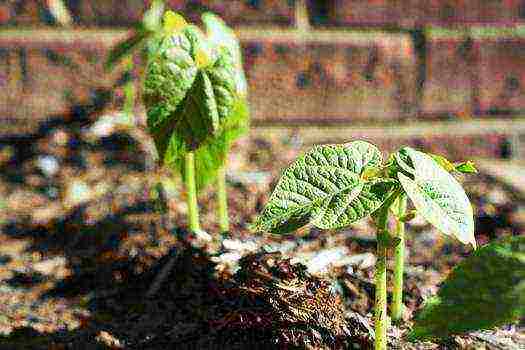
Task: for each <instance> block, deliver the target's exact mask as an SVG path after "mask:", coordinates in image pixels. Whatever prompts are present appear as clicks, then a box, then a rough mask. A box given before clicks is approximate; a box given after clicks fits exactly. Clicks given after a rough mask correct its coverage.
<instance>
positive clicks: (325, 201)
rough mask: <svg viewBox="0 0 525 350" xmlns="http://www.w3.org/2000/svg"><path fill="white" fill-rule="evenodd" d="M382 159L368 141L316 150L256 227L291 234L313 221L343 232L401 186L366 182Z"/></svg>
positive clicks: (287, 176)
mask: <svg viewBox="0 0 525 350" xmlns="http://www.w3.org/2000/svg"><path fill="white" fill-rule="evenodd" d="M381 161H382V159H381V153H380V152H379V150H378V149H377V148H376V147H375V146H374V145H372V144H370V143H368V142H364V141H355V142H351V143H349V144H345V145H322V146H316V147H314V148H313V149H311V150H310V151H309V152H307V153H306V154H304V155H302V156H301V157H299V158H298V159H297V160H295V162H293V163H292V165H290V166H289V167H288V168H287V169H286V170H285V171H284V173H283V175H282V177H281V179H280V180H279V183H278V184H277V187H276V188H275V190H274V192H273V193H272V196H271V197H270V200H269V202H268V204H267V205H266V207H265V208H264V210H263V212H262V214H261V216H260V217H259V218H258V219H257V221H256V223H255V224H254V226H253V228H254V229H255V230H258V231H269V232H273V233H288V232H291V231H293V230H295V229H298V228H300V227H302V226H304V225H306V224H307V223H309V222H312V223H313V225H315V226H316V227H319V228H323V229H325V228H326V229H327V228H339V227H344V226H347V225H348V224H350V223H352V222H354V221H357V220H359V219H361V218H363V217H365V216H367V215H368V214H370V213H372V212H373V211H375V210H376V209H377V208H379V206H380V205H381V204H382V203H383V202H384V200H385V199H386V197H387V194H388V193H390V190H391V189H392V187H393V185H394V183H395V181H394V182H392V181H389V180H375V181H365V180H362V179H361V174H362V172H363V171H364V170H365V168H366V167H374V166H380V165H381Z"/></svg>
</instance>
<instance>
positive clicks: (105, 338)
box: [95, 331, 123, 349]
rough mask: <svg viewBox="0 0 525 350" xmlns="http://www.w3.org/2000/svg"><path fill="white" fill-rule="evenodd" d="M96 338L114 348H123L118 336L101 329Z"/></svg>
mask: <svg viewBox="0 0 525 350" xmlns="http://www.w3.org/2000/svg"><path fill="white" fill-rule="evenodd" d="M95 339H96V340H97V341H98V342H99V343H103V344H104V345H106V346H108V347H110V348H112V349H114V348H116V349H122V348H123V346H122V344H121V343H120V340H118V339H117V338H115V337H114V336H113V335H111V334H110V333H108V332H106V331H100V332H99V333H98V334H97V336H96V337H95Z"/></svg>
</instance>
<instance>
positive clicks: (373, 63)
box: [244, 35, 415, 122]
mask: <svg viewBox="0 0 525 350" xmlns="http://www.w3.org/2000/svg"><path fill="white" fill-rule="evenodd" d="M354 39H355V38H354ZM244 47H245V62H246V69H247V76H248V80H249V87H250V96H251V104H252V110H253V117H254V118H255V119H258V120H266V121H268V120H280V121H292V122H293V121H296V122H297V121H301V120H308V121H311V122H322V121H327V120H344V121H354V120H364V119H367V120H371V119H376V120H381V119H383V120H384V119H400V118H403V117H405V116H408V114H407V113H408V112H410V109H411V107H412V106H413V103H414V91H415V87H414V82H415V79H414V78H415V76H414V69H415V66H414V60H413V52H412V46H411V42H410V40H409V39H408V38H407V37H403V36H395V35H392V36H381V35H380V36H377V37H370V39H361V40H357V39H356V40H354V41H353V39H349V40H348V42H345V43H338V44H333V43H320V42H307V43H303V44H297V43H289V42H282V41H278V40H268V41H265V42H250V43H245V45H244ZM255 53H256V54H255Z"/></svg>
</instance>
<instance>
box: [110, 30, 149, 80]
mask: <svg viewBox="0 0 525 350" xmlns="http://www.w3.org/2000/svg"><path fill="white" fill-rule="evenodd" d="M152 36H153V33H152V32H150V31H148V30H145V29H144V27H143V26H140V25H139V26H137V28H136V29H135V32H134V33H133V34H132V35H131V37H129V38H127V39H126V40H124V41H123V42H121V43H119V44H117V45H116V46H115V47H114V48H113V49H112V50H111V51H110V52H109V55H108V57H107V59H106V62H105V63H104V69H105V70H106V71H109V70H112V69H113V68H115V66H116V65H117V64H118V63H119V62H120V61H122V60H123V59H124V58H126V57H129V56H131V55H132V54H133V52H135V51H138V50H140V49H142V48H143V47H144V45H145V44H146V41H147V40H148V38H150V37H152Z"/></svg>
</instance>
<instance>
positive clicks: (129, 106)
mask: <svg viewBox="0 0 525 350" xmlns="http://www.w3.org/2000/svg"><path fill="white" fill-rule="evenodd" d="M126 69H127V70H128V72H129V74H132V72H133V58H131V57H130V58H128V62H127V68H126ZM134 109H135V82H134V81H133V80H132V79H131V80H130V81H128V82H127V83H126V85H124V114H126V116H127V117H128V118H130V120H129V121H130V122H132V123H134V117H135V116H134Z"/></svg>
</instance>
